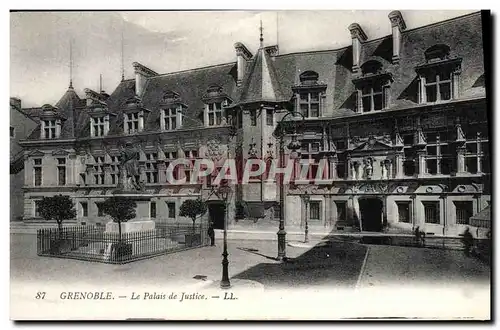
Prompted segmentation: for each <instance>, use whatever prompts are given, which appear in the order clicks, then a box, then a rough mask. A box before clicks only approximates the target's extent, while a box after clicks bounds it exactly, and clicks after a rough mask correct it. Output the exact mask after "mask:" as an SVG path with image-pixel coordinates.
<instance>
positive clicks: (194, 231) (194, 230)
mask: <svg viewBox="0 0 500 330" xmlns="http://www.w3.org/2000/svg"><path fill="white" fill-rule="evenodd" d="M191 220H193V234H194V233H196V228H195V223H196V218H192V219H191Z"/></svg>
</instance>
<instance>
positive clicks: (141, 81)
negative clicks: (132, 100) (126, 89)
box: [132, 62, 158, 97]
mask: <svg viewBox="0 0 500 330" xmlns="http://www.w3.org/2000/svg"><path fill="white" fill-rule="evenodd" d="M132 65H133V67H134V73H135V95H136V96H138V97H141V96H142V94H143V93H144V87H145V86H146V81H147V78H149V77H154V76H157V75H158V73H156V72H154V71H153V70H151V69H150V68H148V67H146V66H144V65H142V64H141V63H138V62H134V63H132Z"/></svg>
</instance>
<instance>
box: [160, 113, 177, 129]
mask: <svg viewBox="0 0 500 330" xmlns="http://www.w3.org/2000/svg"><path fill="white" fill-rule="evenodd" d="M163 111H164V119H163V120H164V122H163V127H165V130H166V131H169V130H174V129H176V124H177V123H176V109H174V108H168V109H164V110H163Z"/></svg>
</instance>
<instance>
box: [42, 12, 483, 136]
mask: <svg viewBox="0 0 500 330" xmlns="http://www.w3.org/2000/svg"><path fill="white" fill-rule="evenodd" d="M403 14H404V13H403ZM387 24H390V23H389V20H388V21H387ZM346 33H348V31H347V28H346ZM368 34H369V31H368ZM401 37H402V46H401V53H400V62H399V64H396V65H394V64H392V62H391V57H392V36H391V35H389V36H385V37H382V38H379V39H376V40H370V41H366V42H364V43H362V49H361V54H360V65H363V64H364V63H366V62H367V61H369V60H377V61H379V62H380V63H381V64H382V68H383V71H385V72H388V73H391V74H392V76H393V78H394V82H393V83H392V85H391V88H390V90H389V93H390V100H391V103H390V104H389V106H388V108H389V109H388V110H397V109H405V108H408V107H413V106H415V105H417V89H416V88H417V81H416V78H417V74H416V72H415V67H416V66H418V65H420V64H422V63H424V62H425V56H424V52H425V50H426V49H428V48H429V47H431V46H433V45H436V44H446V45H448V46H449V47H450V50H451V52H450V56H451V57H453V56H458V57H460V58H462V64H461V68H462V69H461V70H462V74H461V77H460V98H467V97H484V96H485V88H484V62H483V55H482V53H483V48H482V42H483V41H482V23H481V13H480V12H477V13H473V14H469V15H465V16H462V17H458V18H453V19H450V20H447V21H443V22H439V23H435V24H431V25H428V26H423V27H419V28H415V29H412V30H406V31H403V32H402V33H401ZM351 68H352V46H351V45H348V46H346V47H343V48H339V49H335V50H324V51H312V52H301V53H293V54H283V55H278V56H275V57H272V56H271V55H270V54H269V53H268V52H267V51H266V47H261V48H260V49H259V50H258V51H257V53H256V54H255V56H254V57H253V58H252V59H251V60H249V61H248V62H247V66H246V74H245V77H244V79H243V82H242V85H241V87H240V88H238V87H237V86H236V76H235V72H236V63H235V62H231V63H226V64H221V65H215V66H209V67H204V68H198V69H192V70H185V71H180V72H174V73H167V74H162V75H157V76H153V77H150V78H148V79H147V83H146V86H145V89H144V93H143V95H142V103H143V105H144V107H145V108H147V109H149V110H150V111H151V112H150V114H149V115H148V117H147V119H146V122H145V130H146V131H157V130H159V127H160V124H159V116H160V109H161V101H162V99H163V95H164V93H165V92H166V91H173V92H176V93H178V94H179V97H180V99H181V102H182V103H183V104H185V105H186V106H187V109H186V113H185V114H186V117H187V118H185V120H184V122H183V125H184V127H186V128H192V127H201V126H203V124H202V120H203V118H202V111H203V108H204V103H203V99H202V98H203V96H204V94H205V93H206V91H207V88H208V87H210V86H213V85H218V86H220V87H221V88H222V91H223V93H225V94H227V95H228V96H229V97H230V98H231V99H232V100H233V104H248V103H253V102H259V101H266V100H267V101H271V102H282V101H288V100H291V98H292V96H293V93H292V87H293V86H294V85H297V84H299V76H300V74H301V73H303V72H305V71H309V70H311V71H315V72H317V73H318V74H319V81H318V82H319V83H321V84H326V85H327V89H326V92H325V93H326V94H325V105H324V109H323V110H324V116H325V118H324V119H325V120H327V119H328V118H339V117H346V116H352V115H357V114H356V113H355V111H354V109H355V103H356V102H355V100H356V98H355V86H354V84H353V82H352V79H353V75H352V72H351ZM134 95H135V81H134V80H133V79H129V80H124V81H122V82H121V83H120V84H119V85H118V86H117V88H116V89H115V90H114V91H113V93H112V94H111V96H110V97H109V99H108V100H107V101H106V103H107V105H108V108H109V110H110V111H111V112H113V113H115V114H117V116H114V117H113V118H111V121H110V132H109V134H110V135H116V134H120V133H121V132H122V128H121V124H122V121H123V116H122V115H121V114H122V106H123V105H124V104H125V102H126V101H127V99H129V98H131V97H133V96H134ZM81 102H85V101H84V100H80V99H79V98H78V96H77V95H76V93H75V92H74V91H71V90H68V91H67V92H66V94H65V95H64V96H63V97H62V98H61V100H60V101H59V102H58V103H57V104H56V105H57V106H58V107H59V109H60V111H61V112H62V113H63V114H64V115H65V116H66V117H67V118H68V120H67V121H66V122H65V124H64V126H65V127H64V128H63V131H64V136H71V134H72V129H71V127H72V125H74V127H75V128H74V130H75V134H76V136H78V137H86V136H88V135H89V129H88V117H86V116H87V114H86V111H85V110H83V109H82V108H81V107H82V103H81ZM75 104H78V106H76V105H75ZM71 116H72V118H71ZM38 134H39V131H38ZM32 136H33V137H35V138H38V135H36V133H35V132H34V134H32Z"/></svg>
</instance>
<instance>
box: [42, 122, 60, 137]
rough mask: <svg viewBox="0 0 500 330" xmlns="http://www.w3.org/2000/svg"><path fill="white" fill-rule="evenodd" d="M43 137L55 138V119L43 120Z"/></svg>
mask: <svg viewBox="0 0 500 330" xmlns="http://www.w3.org/2000/svg"><path fill="white" fill-rule="evenodd" d="M43 126H44V127H43V138H44V139H55V138H57V122H56V120H44V121H43Z"/></svg>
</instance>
